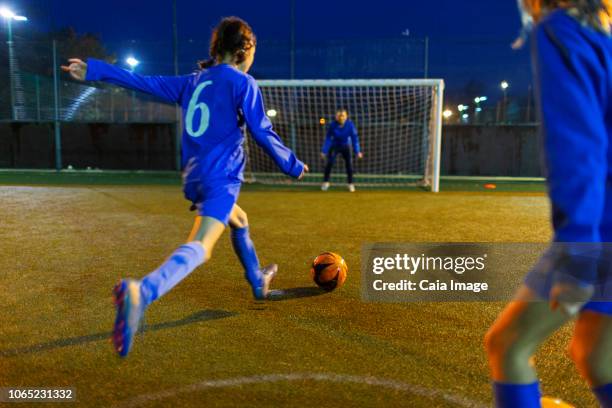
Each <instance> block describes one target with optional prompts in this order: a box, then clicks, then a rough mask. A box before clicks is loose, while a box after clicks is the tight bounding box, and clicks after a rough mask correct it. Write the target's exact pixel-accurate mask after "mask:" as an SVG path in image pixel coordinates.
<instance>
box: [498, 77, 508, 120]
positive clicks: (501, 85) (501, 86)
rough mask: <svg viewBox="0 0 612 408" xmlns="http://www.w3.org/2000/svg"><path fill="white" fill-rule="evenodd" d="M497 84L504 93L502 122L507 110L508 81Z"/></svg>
mask: <svg viewBox="0 0 612 408" xmlns="http://www.w3.org/2000/svg"><path fill="white" fill-rule="evenodd" d="M499 86H500V88H501V89H502V91H503V93H504V104H503V105H504V106H503V110H504V122H505V121H506V111H507V110H508V88H510V84H509V83H508V81H501V83H500V84H499Z"/></svg>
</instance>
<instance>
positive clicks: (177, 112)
mask: <svg viewBox="0 0 612 408" xmlns="http://www.w3.org/2000/svg"><path fill="white" fill-rule="evenodd" d="M177 20H178V18H177V11H176V0H172V54H173V57H174V75H175V76H178V74H179V64H178V21H177ZM174 117H175V125H174V133H175V136H174V149H175V158H174V161H175V162H176V170H177V171H181V170H182V169H181V136H182V134H183V128H182V123H181V108H180V107H179V106H178V105H176V106H175V107H174Z"/></svg>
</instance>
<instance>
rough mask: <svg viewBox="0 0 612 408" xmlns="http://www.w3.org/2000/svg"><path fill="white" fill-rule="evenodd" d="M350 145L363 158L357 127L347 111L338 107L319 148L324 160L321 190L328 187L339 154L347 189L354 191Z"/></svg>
mask: <svg viewBox="0 0 612 408" xmlns="http://www.w3.org/2000/svg"><path fill="white" fill-rule="evenodd" d="M351 146H352V147H353V152H354V153H355V154H356V155H357V158H358V159H363V153H361V148H360V147H359V136H358V135H357V128H356V127H355V124H354V123H353V122H352V121H351V120H350V119H349V118H348V111H347V110H346V109H338V111H337V112H336V120H335V121H333V122H332V124H331V125H329V129H327V136H326V137H325V142H324V143H323V148H321V159H323V160H326V164H325V178H324V179H323V185H322V186H321V190H323V191H327V190H328V189H329V186H330V183H329V177H330V175H331V171H332V168H333V167H334V163H335V162H336V156H337V155H338V154H341V155H342V157H343V158H344V163H345V165H346V176H347V181H348V189H349V191H350V192H351V193H353V192H354V191H355V185H354V184H353V157H352V152H351Z"/></svg>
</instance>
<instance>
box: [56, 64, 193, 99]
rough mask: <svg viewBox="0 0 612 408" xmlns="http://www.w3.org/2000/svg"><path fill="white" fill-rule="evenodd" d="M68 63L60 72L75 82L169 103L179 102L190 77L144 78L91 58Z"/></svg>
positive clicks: (156, 76) (155, 76)
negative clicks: (115, 88) (125, 90)
mask: <svg viewBox="0 0 612 408" xmlns="http://www.w3.org/2000/svg"><path fill="white" fill-rule="evenodd" d="M68 62H70V64H69V65H67V66H62V70H64V71H66V72H68V73H70V76H72V77H73V78H74V79H76V80H79V81H103V82H108V83H111V84H115V85H119V86H121V87H123V88H128V89H133V90H136V91H140V92H145V93H148V94H150V95H154V96H157V97H158V98H161V99H163V100H165V101H167V102H171V103H179V102H180V101H181V97H182V94H183V91H184V89H185V87H186V85H187V83H188V82H189V80H190V79H191V77H192V75H185V76H160V75H152V76H145V75H140V74H136V73H134V72H131V71H128V70H126V69H123V68H119V67H116V66H114V65H111V64H108V63H106V62H104V61H100V60H97V59H93V58H89V59H88V60H87V62H83V61H81V60H80V59H77V58H71V59H69V60H68Z"/></svg>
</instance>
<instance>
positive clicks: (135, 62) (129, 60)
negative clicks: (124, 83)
mask: <svg viewBox="0 0 612 408" xmlns="http://www.w3.org/2000/svg"><path fill="white" fill-rule="evenodd" d="M125 63H126V64H128V66H129V67H130V71H132V72H134V71H135V70H136V67H137V66H138V65H140V61H138V60H137V59H136V58H134V57H133V56H131V55H130V56H129V57H127V58H126V59H125ZM135 108H136V94H135V93H134V91H132V109H131V111H132V113H133V112H134V109H135Z"/></svg>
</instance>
